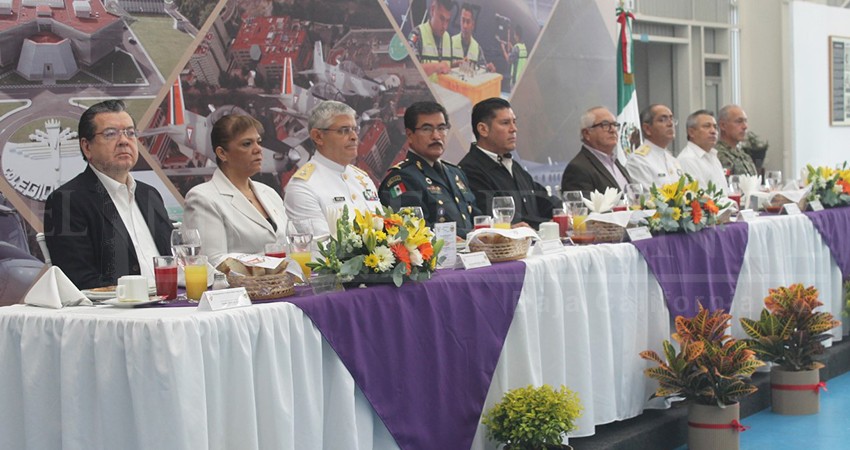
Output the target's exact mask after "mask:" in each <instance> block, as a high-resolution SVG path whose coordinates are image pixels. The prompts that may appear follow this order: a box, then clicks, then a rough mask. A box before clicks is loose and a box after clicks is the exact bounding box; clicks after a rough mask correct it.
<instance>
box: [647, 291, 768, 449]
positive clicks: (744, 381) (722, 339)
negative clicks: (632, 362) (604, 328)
mask: <svg viewBox="0 0 850 450" xmlns="http://www.w3.org/2000/svg"><path fill="white" fill-rule="evenodd" d="M731 318H732V316H731V315H730V314H726V312H725V311H723V310H717V311H715V312H711V313H710V312H709V311H708V310H707V309H705V308H703V307H702V305H699V311H698V312H697V314H696V315H695V316H694V317H692V318H686V317H683V316H678V317H676V332H675V333H673V335H672V338H673V340H674V341H675V342H676V343H677V344H678V349H676V346H675V345H674V344H673V343H671V342H670V341H667V340H665V341H664V343H663V347H664V351H663V353H664V358H662V357H661V356H659V355H658V354H657V353H656V352H654V351H652V350H646V351H644V352H641V353H640V356H641V358H643V359H646V360H649V361H653V362H655V363H657V364H658V366H657V367H651V368H648V369H646V370H645V371H644V373H645V374H646V375H647V376H648V377H650V378H652V379H654V380H657V381H658V384H659V385H658V389H657V390H656V391H655V393H654V394H653V397H665V398H670V397H683V398H684V399H685V400H689V401H690V404H689V411H688V448H689V449H690V450H701V449H720V448H722V449H725V450H734V449H737V448H738V445H739V439H738V432H740V431H743V430H744V427H743V426H742V425H741V424H740V422H739V418H740V410H739V404H738V401H739V400H740V399H741V398H743V397H745V396H747V395H750V394H752V393H753V392H755V391H756V390H757V388H756V386H755V385H754V384H753V383H752V380H751V379H750V377H751V376H752V374H753V372H755V370H756V369H757V368H759V367H761V366H763V365H764V363H763V362H761V361H759V360H758V359H756V358H755V353H754V352H753V351H752V350H750V349H748V348H747V345H746V343H744V342H741V341H737V340H735V339H733V338H732V337H731V336H729V335H728V334H726V331H727V329H728V328H729V320H730V319H731Z"/></svg>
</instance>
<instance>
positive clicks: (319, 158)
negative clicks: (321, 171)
mask: <svg viewBox="0 0 850 450" xmlns="http://www.w3.org/2000/svg"><path fill="white" fill-rule="evenodd" d="M312 161H313V162H315V163H316V164H320V165H322V166H325V167H327V168H328V169H331V170H333V171H335V172H339V173H343V172H345V169H347V168H348V166H349V165H350V164H346V165H344V166H343V165H341V164H338V163H336V162H334V161H331V160H330V159H328V158H327V157H325V155H322V154H321V153H319V151H318V150H316V153H313V158H312Z"/></svg>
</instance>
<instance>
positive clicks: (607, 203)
mask: <svg viewBox="0 0 850 450" xmlns="http://www.w3.org/2000/svg"><path fill="white" fill-rule="evenodd" d="M582 201H583V202H584V205H585V206H587V209H589V210H590V212H596V213H604V212H606V211H610V210H611V209H613V208H614V206H616V205H617V203H619V202H620V191H619V190H618V189H616V188H612V187H607V188H605V193H604V194H600V193H599V191H593V192H591V193H590V200H588V199H586V198H583V199H582Z"/></svg>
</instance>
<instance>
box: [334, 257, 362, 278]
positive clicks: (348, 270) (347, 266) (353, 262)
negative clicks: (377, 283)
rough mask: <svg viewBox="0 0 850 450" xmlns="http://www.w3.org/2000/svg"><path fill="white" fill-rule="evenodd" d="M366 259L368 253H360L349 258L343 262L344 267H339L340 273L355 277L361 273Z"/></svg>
mask: <svg viewBox="0 0 850 450" xmlns="http://www.w3.org/2000/svg"><path fill="white" fill-rule="evenodd" d="M365 259H366V255H358V256H355V257H353V258H351V259H349V260H348V261H346V262H344V263H343V264H342V267H340V269H339V274H340V275H342V276H345V277H353V276H355V275H357V274H359V273H360V271H361V270H362V269H363V260H365Z"/></svg>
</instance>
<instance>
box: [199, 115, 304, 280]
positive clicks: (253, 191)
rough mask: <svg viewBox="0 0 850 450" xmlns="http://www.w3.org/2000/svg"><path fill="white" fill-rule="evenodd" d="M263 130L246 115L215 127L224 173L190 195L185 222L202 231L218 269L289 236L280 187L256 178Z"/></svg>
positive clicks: (217, 152)
mask: <svg viewBox="0 0 850 450" xmlns="http://www.w3.org/2000/svg"><path fill="white" fill-rule="evenodd" d="M262 133H263V126H262V125H261V124H260V122H259V121H257V119H254V118H253V117H250V116H245V115H229V116H224V117H222V118H221V119H219V120H218V121H217V122H216V123H215V125H213V128H212V132H211V133H210V134H211V141H212V146H213V149H215V155H216V158H215V162H216V164H218V169H216V171H215V173H213V176H212V179H210V181H207V182H206V183H202V184H199V185H197V186H195V187H194V188H192V189H191V190H190V191H189V193H188V194H187V195H186V207H185V211H184V213H183V223H184V225H185V226H187V227H191V228H197V229H198V231H199V232H200V233H201V251H202V252H203V253H204V254H205V255H207V257H208V258H209V261H210V264H212V265H213V266H217V265H218V263H219V262H221V260H222V259H224V256H225V255H226V254H227V253H263V252H264V251H265V245H266V244H269V243H273V242H275V241H284V239H285V238H286V223H287V219H286V212H285V210H284V207H283V200H282V199H281V197H280V195H279V194H278V193H277V192H275V191H274V189H272V188H270V187H268V186H266V185H265V184H262V183H257V182H254V181H252V180H251V178H250V177H251V176H252V175H254V174H256V173H258V172H259V171H260V168H261V166H262V163H263V152H262V149H261V148H260V143H261V142H262V139H261V138H260V136H261V135H262Z"/></svg>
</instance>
